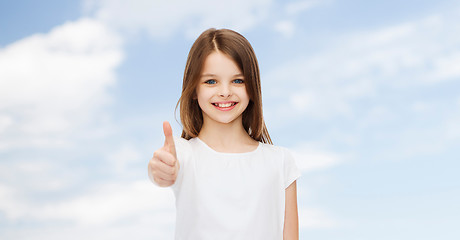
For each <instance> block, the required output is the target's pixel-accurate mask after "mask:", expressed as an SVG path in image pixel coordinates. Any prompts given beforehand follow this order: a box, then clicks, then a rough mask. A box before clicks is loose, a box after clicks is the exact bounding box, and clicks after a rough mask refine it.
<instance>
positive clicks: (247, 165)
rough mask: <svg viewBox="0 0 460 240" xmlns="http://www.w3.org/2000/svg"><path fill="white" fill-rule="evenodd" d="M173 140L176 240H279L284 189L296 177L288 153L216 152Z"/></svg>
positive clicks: (268, 149)
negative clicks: (177, 168)
mask: <svg viewBox="0 0 460 240" xmlns="http://www.w3.org/2000/svg"><path fill="white" fill-rule="evenodd" d="M174 141H175V144H176V152H177V158H178V161H179V163H180V170H179V173H178V176H177V179H176V182H175V183H174V184H173V185H172V186H171V188H172V189H173V191H174V194H175V196H176V213H177V214H176V240H208V239H209V240H216V239H219V240H226V239H232V240H233V239H238V240H244V239H248V240H249V239H250V240H255V239H264V240H271V239H274V240H275V239H276V240H282V239H283V227H284V213H285V189H286V188H287V187H288V186H289V185H290V184H291V183H292V182H294V181H295V180H296V179H297V178H298V177H299V176H300V171H299V169H298V168H297V166H296V163H295V161H294V158H293V157H292V155H291V153H290V152H289V151H288V150H287V149H285V148H282V147H277V146H273V145H270V144H263V143H259V146H258V147H257V149H256V150H254V151H252V152H247V153H221V152H217V151H215V150H213V149H212V148H210V147H209V146H208V145H206V144H205V143H204V142H203V141H201V140H200V139H199V138H192V139H190V140H185V139H183V138H175V139H174Z"/></svg>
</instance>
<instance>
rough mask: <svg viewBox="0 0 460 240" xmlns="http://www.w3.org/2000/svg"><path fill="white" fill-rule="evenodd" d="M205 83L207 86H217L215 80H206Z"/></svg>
mask: <svg viewBox="0 0 460 240" xmlns="http://www.w3.org/2000/svg"><path fill="white" fill-rule="evenodd" d="M204 83H206V84H216V83H217V81H216V80H214V79H209V80H206V81H205V82H204Z"/></svg>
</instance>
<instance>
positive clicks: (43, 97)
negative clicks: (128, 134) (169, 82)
mask: <svg viewBox="0 0 460 240" xmlns="http://www.w3.org/2000/svg"><path fill="white" fill-rule="evenodd" d="M121 60H122V51H121V41H120V38H119V37H118V35H116V34H115V33H113V32H111V31H110V30H109V29H108V28H107V27H106V26H105V25H104V24H103V23H101V22H99V21H96V20H92V19H80V20H78V21H75V22H68V23H65V24H63V25H61V26H58V27H55V28H54V29H52V30H51V31H50V32H49V33H47V34H35V35H32V36H30V37H27V38H24V39H21V40H19V41H17V42H14V43H12V44H10V45H7V46H6V47H4V48H3V49H0V111H1V114H0V134H1V135H2V138H1V139H0V151H1V150H6V149H11V148H15V147H19V146H21V147H24V146H53V147H57V146H63V145H68V144H69V141H68V138H67V137H66V136H68V135H69V134H71V133H72V132H76V131H77V129H78V128H79V127H80V126H82V125H84V124H86V123H88V122H91V121H94V120H95V119H94V115H93V113H94V112H95V111H96V110H98V109H100V107H101V106H103V105H104V104H107V103H108V102H110V97H109V95H108V94H107V90H108V87H110V86H113V85H114V83H115V73H114V70H115V68H116V67H117V66H118V65H119V64H120V62H121Z"/></svg>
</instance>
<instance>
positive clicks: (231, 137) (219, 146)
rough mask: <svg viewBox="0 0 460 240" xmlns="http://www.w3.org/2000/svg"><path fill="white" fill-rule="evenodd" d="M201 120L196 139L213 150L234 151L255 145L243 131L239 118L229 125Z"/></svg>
mask: <svg viewBox="0 0 460 240" xmlns="http://www.w3.org/2000/svg"><path fill="white" fill-rule="evenodd" d="M203 120H204V122H203V126H202V128H201V131H200V133H199V134H198V137H199V138H200V139H201V140H202V141H204V142H205V143H206V144H208V145H209V146H210V147H212V148H214V149H215V150H218V151H226V152H227V151H234V150H235V149H237V148H238V146H241V145H242V144H244V145H252V146H254V145H255V143H256V141H255V140H253V139H252V138H251V137H250V136H249V134H248V133H247V132H246V130H244V128H243V123H242V119H241V118H238V119H235V120H234V121H233V122H231V123H218V122H215V121H206V120H207V119H206V118H205V119H203Z"/></svg>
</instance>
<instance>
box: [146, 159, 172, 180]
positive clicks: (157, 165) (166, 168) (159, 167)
mask: <svg viewBox="0 0 460 240" xmlns="http://www.w3.org/2000/svg"><path fill="white" fill-rule="evenodd" d="M152 160H153V161H152V163H151V164H150V168H151V170H152V172H155V173H156V172H161V173H162V174H164V175H169V176H176V175H177V169H176V167H175V166H170V165H168V164H166V163H164V162H162V161H161V160H159V159H157V158H153V159H152Z"/></svg>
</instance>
